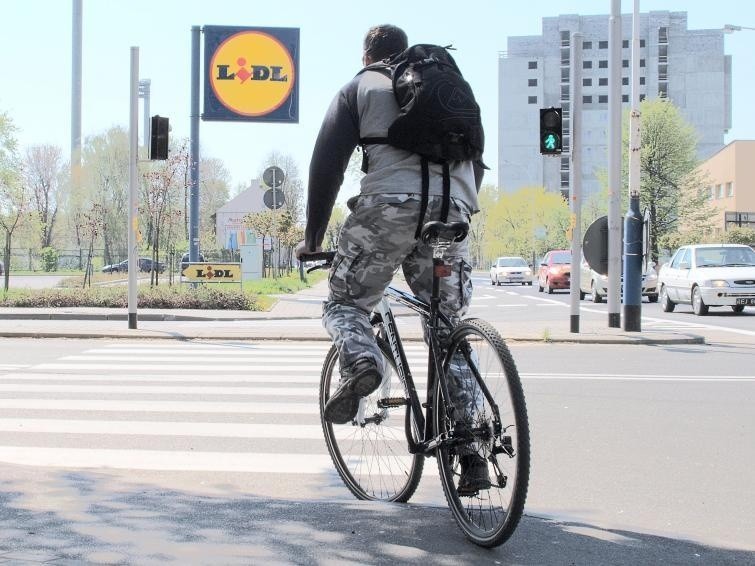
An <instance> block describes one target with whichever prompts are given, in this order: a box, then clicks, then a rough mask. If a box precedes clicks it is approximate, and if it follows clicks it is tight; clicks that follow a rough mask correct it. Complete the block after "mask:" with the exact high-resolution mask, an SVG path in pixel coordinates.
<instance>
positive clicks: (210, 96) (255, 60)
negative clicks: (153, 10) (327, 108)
mask: <svg viewBox="0 0 755 566" xmlns="http://www.w3.org/2000/svg"><path fill="white" fill-rule="evenodd" d="M203 31H204V36H205V48H204V56H205V84H204V113H203V114H202V119H203V120H224V121H227V120H236V121H247V122H298V121H299V29H298V28H256V27H254V28H252V27H234V26H205V27H204V28H203Z"/></svg>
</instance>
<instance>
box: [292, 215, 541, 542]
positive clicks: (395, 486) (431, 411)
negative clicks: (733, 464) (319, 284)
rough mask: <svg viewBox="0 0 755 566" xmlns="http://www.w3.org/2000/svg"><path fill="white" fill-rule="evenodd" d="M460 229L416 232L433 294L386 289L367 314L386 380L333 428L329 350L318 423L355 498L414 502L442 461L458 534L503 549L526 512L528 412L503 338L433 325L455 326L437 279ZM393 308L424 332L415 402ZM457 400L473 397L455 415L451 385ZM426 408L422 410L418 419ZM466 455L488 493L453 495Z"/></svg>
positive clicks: (471, 326) (334, 362) (476, 324)
mask: <svg viewBox="0 0 755 566" xmlns="http://www.w3.org/2000/svg"><path fill="white" fill-rule="evenodd" d="M468 229H469V227H468V225H467V224H466V223H464V222H455V223H451V224H444V223H441V222H429V223H427V224H425V226H424V227H423V230H422V232H421V238H422V240H423V241H424V242H426V243H428V244H430V245H431V246H432V248H433V287H432V294H431V298H430V303H429V304H428V303H425V302H423V301H421V300H420V299H418V298H416V297H414V296H413V295H412V294H410V293H407V292H404V291H402V290H400V289H397V288H394V287H392V286H389V287H388V288H387V289H386V291H385V294H384V296H383V298H382V299H381V301H380V303H379V304H378V306H377V307H376V308H375V310H374V311H373V313H372V315H371V322H372V325H373V328H374V329H375V338H376V340H377V344H378V346H379V348H380V350H381V352H382V353H383V358H384V363H383V373H384V377H383V380H382V382H381V384H380V386H379V387H378V389H377V390H376V391H375V392H374V393H372V394H371V395H369V396H367V397H365V398H363V399H362V400H361V401H360V405H359V411H358V413H357V415H356V417H355V418H354V419H353V421H351V422H349V423H346V424H343V425H337V424H333V423H331V422H328V421H326V420H325V418H324V416H323V410H324V407H325V404H326V403H327V401H328V399H329V397H330V395H331V393H332V392H334V391H335V389H336V388H337V387H338V382H339V379H340V372H339V362H338V351H337V349H336V347H335V346H333V347H331V349H330V351H329V352H328V354H327V355H326V358H325V363H324V365H323V369H322V374H321V379H320V395H319V402H320V419H321V422H322V427H323V432H324V435H325V441H326V444H327V447H328V451H329V453H330V456H331V458H332V460H333V463H334V465H335V467H336V470H337V471H338V474H339V475H340V477H341V479H342V480H343V481H344V483H345V484H346V487H347V488H348V489H349V490H350V491H351V492H352V493H353V494H354V495H355V496H356V497H357V498H359V499H365V500H379V501H392V502H406V501H408V500H409V498H410V497H411V496H412V495H413V494H414V492H415V490H416V489H417V486H418V485H419V481H420V478H421V475H422V470H423V468H424V461H425V458H426V457H429V456H435V457H436V458H437V461H438V469H439V472H440V478H441V483H442V485H443V492H444V494H445V497H446V501H447V502H448V505H449V507H450V509H451V512H452V514H453V517H454V519H455V521H456V523H457V524H458V526H459V527H460V528H461V530H462V531H463V532H464V534H465V535H466V536H467V538H469V539H470V540H471V541H472V542H474V543H475V544H478V545H480V546H485V547H493V546H498V545H500V544H502V543H504V542H505V541H506V540H507V539H508V538H509V537H510V536H511V535H512V533H513V532H514V530H515V529H516V527H517V525H518V523H519V520H520V519H521V516H522V513H523V511H524V501H525V498H526V496H527V487H528V482H529V465H530V441H529V427H528V421H527V409H526V405H525V400H524V393H523V391H522V386H521V382H520V380H519V375H518V373H517V369H516V365H515V363H514V359H513V357H512V356H511V353H510V351H509V349H508V347H507V346H506V344H505V342H504V340H503V338H502V337H501V336H500V334H499V333H498V331H497V330H495V328H493V327H492V326H491V325H490V324H489V323H487V322H485V321H483V320H480V319H464V320H462V321H461V322H459V323H458V324H457V325H456V326H453V328H452V330H451V333H450V336H449V337H448V338H447V339H445V340H444V339H443V338H442V337H441V336H439V335H438V330H439V328H440V326H439V325H441V324H442V325H445V327H446V328H449V327H451V326H452V325H451V323H450V321H449V320H448V318H447V317H445V316H444V315H443V314H442V313H441V312H440V310H439V306H440V296H439V295H440V279H441V277H444V276H448V275H449V274H450V266H447V265H446V264H445V263H444V261H443V256H444V253H445V251H446V250H447V249H448V247H449V246H450V245H451V243H453V242H457V241H461V240H463V239H464V238H465V237H466V235H467V232H468ZM334 255H335V252H319V253H316V254H308V255H307V256H305V257H302V258H301V259H302V261H321V260H325V263H323V264H320V265H317V266H315V267H312V268H310V269H309V270H308V271H313V270H315V269H325V268H329V267H330V266H331V264H332V261H333V257H334ZM390 301H395V302H397V303H400V304H402V305H405V306H407V307H409V308H410V309H411V310H412V311H414V312H416V313H417V314H418V315H419V316H420V317H421V318H422V321H423V322H424V326H425V328H426V332H425V335H426V337H425V342H426V344H427V348H428V371H427V380H426V382H425V385H426V390H425V391H424V397H425V402H424V403H422V402H421V401H420V394H421V393H423V392H422V391H421V390H418V389H417V385H421V384H422V383H421V382H420V381H419V380H415V377H414V375H413V374H412V371H411V369H410V367H409V364H408V358H407V354H406V351H405V349H404V346H403V344H402V342H401V338H400V336H399V333H398V328H397V325H396V319H395V316H394V314H393V312H392V310H391V307H390ZM451 379H453V380H454V383H455V384H456V385H455V390H454V391H455V392H456V395H457V396H462V395H466V398H467V399H472V400H473V402H472V403H471V405H472V408H471V409H470V407H469V406H467V407H462V409H461V411H460V410H459V408H458V407H457V406H456V405H455V404H454V403H453V402H452V400H451V399H452V397H451V395H452V392H451V390H450V389H449V380H451ZM423 409H424V411H423ZM470 451H476V453H478V454H479V455H481V456H482V457H483V458H484V460H485V462H486V465H487V468H488V473H489V476H488V477H489V478H490V480H491V482H490V483H491V485H490V488H488V489H479V490H477V491H475V492H474V493H466V492H461V493H460V491H459V485H458V484H459V479H460V476H461V473H460V466H461V464H460V462H461V458H462V457H463V456H464V455H465V454H467V453H469V452H470Z"/></svg>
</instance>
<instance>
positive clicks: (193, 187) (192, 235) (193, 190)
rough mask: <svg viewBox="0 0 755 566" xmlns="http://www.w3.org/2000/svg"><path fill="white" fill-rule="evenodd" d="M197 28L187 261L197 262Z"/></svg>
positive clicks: (193, 41)
mask: <svg viewBox="0 0 755 566" xmlns="http://www.w3.org/2000/svg"><path fill="white" fill-rule="evenodd" d="M199 34H200V28H199V26H192V27H191V111H190V114H189V130H190V138H191V140H190V146H191V149H190V153H191V155H190V157H189V172H190V181H189V183H190V192H189V261H190V262H197V261H199V76H200V74H199V64H200V63H199V39H200V38H199Z"/></svg>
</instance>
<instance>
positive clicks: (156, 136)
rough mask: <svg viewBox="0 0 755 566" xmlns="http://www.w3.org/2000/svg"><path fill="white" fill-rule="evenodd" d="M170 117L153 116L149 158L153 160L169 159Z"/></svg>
mask: <svg viewBox="0 0 755 566" xmlns="http://www.w3.org/2000/svg"><path fill="white" fill-rule="evenodd" d="M168 129H169V128H168V119H167V118H164V117H162V116H152V128H151V130H152V131H151V135H150V143H149V158H150V159H151V160H152V161H155V160H165V159H168Z"/></svg>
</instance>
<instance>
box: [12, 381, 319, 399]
mask: <svg viewBox="0 0 755 566" xmlns="http://www.w3.org/2000/svg"><path fill="white" fill-rule="evenodd" d="M0 391H2V392H11V391H13V392H20V393H45V392H46V393H107V394H110V395H112V394H117V393H129V394H137V393H147V394H150V395H171V394H173V395H258V396H265V395H267V396H276V397H311V396H316V395H317V393H318V388H317V387H315V386H312V387H233V386H231V387H217V386H212V385H200V386H191V385H181V386H167V385H70V384H57V385H49V384H37V383H16V384H14V383H0Z"/></svg>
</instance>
